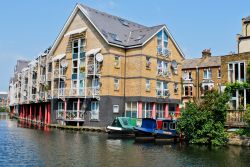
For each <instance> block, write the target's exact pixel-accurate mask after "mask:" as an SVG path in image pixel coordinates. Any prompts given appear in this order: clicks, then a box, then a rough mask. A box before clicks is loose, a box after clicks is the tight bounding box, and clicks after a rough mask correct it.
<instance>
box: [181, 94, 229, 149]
mask: <svg viewBox="0 0 250 167" xmlns="http://www.w3.org/2000/svg"><path fill="white" fill-rule="evenodd" d="M229 98H230V96H229V95H228V94H227V93H223V94H219V93H218V91H216V90H211V91H208V92H206V93H205V96H204V98H203V99H201V100H200V101H196V102H189V103H188V104H187V107H186V109H185V111H184V112H183V113H182V115H181V118H180V121H179V123H178V128H179V130H180V131H181V132H182V133H184V135H185V137H186V139H187V141H188V142H190V143H197V144H210V145H224V144H225V143H226V139H227V135H226V133H225V132H224V124H225V120H226V112H227V105H226V104H227V102H228V101H229Z"/></svg>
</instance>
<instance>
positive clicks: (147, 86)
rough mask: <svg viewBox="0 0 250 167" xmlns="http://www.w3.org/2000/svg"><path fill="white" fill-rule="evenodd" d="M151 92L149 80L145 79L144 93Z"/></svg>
mask: <svg viewBox="0 0 250 167" xmlns="http://www.w3.org/2000/svg"><path fill="white" fill-rule="evenodd" d="M150 90H151V82H150V79H146V91H147V92H149V91H150Z"/></svg>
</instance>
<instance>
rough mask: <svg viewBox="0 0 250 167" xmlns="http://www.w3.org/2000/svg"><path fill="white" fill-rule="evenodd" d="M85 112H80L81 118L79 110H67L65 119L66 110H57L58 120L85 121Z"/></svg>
mask: <svg viewBox="0 0 250 167" xmlns="http://www.w3.org/2000/svg"><path fill="white" fill-rule="evenodd" d="M84 112H85V111H83V110H80V111H79V116H78V117H77V110H67V111H66V112H65V118H64V110H56V119H61V120H70V121H74V120H76V121H77V120H84Z"/></svg>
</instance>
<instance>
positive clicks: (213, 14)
mask: <svg viewBox="0 0 250 167" xmlns="http://www.w3.org/2000/svg"><path fill="white" fill-rule="evenodd" d="M76 3H84V4H85V5H88V6H90V7H93V8H96V9H98V10H101V11H105V12H107V13H111V14H113V15H117V16H120V17H123V18H126V19H129V20H131V21H135V22H138V23H141V24H144V25H147V26H153V25H158V24H166V25H167V26H168V28H169V30H170V32H171V33H172V35H173V36H174V38H175V39H176V41H177V43H178V44H179V45H180V47H181V49H182V50H183V52H184V53H185V55H186V57H187V58H191V57H199V56H200V55H201V51H202V50H203V49H205V48H211V50H212V54H213V55H223V54H227V53H229V52H230V51H236V34H237V33H240V32H241V19H242V18H243V17H246V16H248V15H250V8H249V6H250V1H246V0H238V1H236V0H210V1H200V0H188V1H186V0H182V1H181V0H22V1H21V0H5V1H4V0H2V1H1V5H0V21H1V24H0V91H7V90H8V82H9V78H10V76H11V75H12V74H13V69H14V65H15V63H16V60H17V59H34V58H35V57H36V56H37V55H38V54H39V53H40V52H41V51H43V50H44V49H46V48H47V47H48V46H50V45H52V44H53V42H54V40H55V39H56V37H57V35H58V33H59V31H60V30H61V28H62V27H63V25H64V23H65V21H66V20H67V18H68V17H69V15H70V13H71V11H72V10H73V8H74V6H75V4H76Z"/></svg>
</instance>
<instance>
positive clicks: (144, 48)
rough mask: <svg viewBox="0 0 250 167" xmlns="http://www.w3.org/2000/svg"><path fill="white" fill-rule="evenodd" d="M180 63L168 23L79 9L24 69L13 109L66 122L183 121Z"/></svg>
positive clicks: (44, 119)
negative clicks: (146, 22)
mask: <svg viewBox="0 0 250 167" xmlns="http://www.w3.org/2000/svg"><path fill="white" fill-rule="evenodd" d="M183 60H184V54H183V53H182V51H181V49H180V48H179V46H178V44H177V43H176V41H175V40H174V38H173V37H172V35H171V33H170V32H169V30H168V29H167V27H166V25H158V26H153V27H147V26H144V25H141V24H138V23H135V22H132V21H129V20H127V19H123V18H120V17H117V16H113V15H110V14H107V13H104V12H101V11H98V10H95V9H93V8H90V7H87V6H85V5H82V4H77V5H76V6H75V8H74V10H73V12H72V13H71V15H70V17H69V18H68V20H67V21H66V23H65V25H64V27H63V28H62V30H61V32H60V33H59V35H58V37H57V39H56V40H55V42H54V44H53V45H52V47H51V48H49V49H48V50H46V51H45V52H44V53H43V54H41V55H40V56H39V57H38V58H37V59H36V60H33V61H31V62H29V64H28V65H27V68H24V69H22V72H21V73H20V74H19V77H20V78H19V79H20V80H19V82H21V83H22V84H21V86H19V89H18V90H19V91H21V92H23V93H20V96H19V97H20V98H19V99H18V100H19V101H18V102H17V103H11V104H12V106H18V111H19V112H18V113H19V115H20V117H24V118H27V117H28V119H32V120H33V119H36V120H38V121H42V122H45V123H61V124H66V125H68V124H74V125H91V126H106V125H108V124H109V123H111V122H112V120H113V119H114V118H115V117H116V116H127V117H136V118H144V117H152V118H165V117H169V115H170V114H171V115H177V116H178V114H180V103H181V76H182V72H181V69H182V62H183ZM14 83H15V82H14ZM26 85H27V86H26ZM10 92H12V94H16V92H17V91H16V89H14V90H12V87H11V88H10ZM24 92H25V93H24ZM24 97H26V98H24ZM11 101H12V102H13V101H14V100H11ZM13 108H15V107H13Z"/></svg>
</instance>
